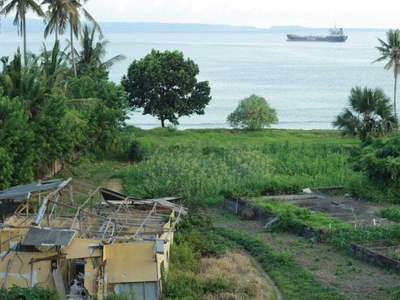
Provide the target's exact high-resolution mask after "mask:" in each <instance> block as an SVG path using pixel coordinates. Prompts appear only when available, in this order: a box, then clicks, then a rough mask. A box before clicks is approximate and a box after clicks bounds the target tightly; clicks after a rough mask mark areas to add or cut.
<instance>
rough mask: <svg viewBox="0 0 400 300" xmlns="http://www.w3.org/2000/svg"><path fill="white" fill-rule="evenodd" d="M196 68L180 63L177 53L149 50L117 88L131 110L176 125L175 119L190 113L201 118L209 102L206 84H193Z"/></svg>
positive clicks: (193, 65) (192, 65)
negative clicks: (140, 110) (123, 90)
mask: <svg viewBox="0 0 400 300" xmlns="http://www.w3.org/2000/svg"><path fill="white" fill-rule="evenodd" d="M198 74H199V67H198V66H197V65H196V64H195V63H194V61H193V60H191V59H186V60H185V59H184V56H183V53H182V52H179V51H176V50H175V51H172V52H171V51H168V50H167V51H165V52H160V51H158V50H154V49H153V50H152V51H151V53H150V54H148V55H146V56H145V57H144V58H142V59H140V60H134V61H133V62H132V63H131V65H130V66H129V68H128V72H127V75H124V76H123V77H122V80H121V84H122V85H123V87H124V88H125V91H126V92H127V94H128V98H129V101H130V103H131V106H133V107H136V108H143V114H144V115H147V114H150V115H152V116H155V117H157V118H158V119H159V120H160V121H161V126H162V127H165V123H164V122H165V121H169V122H171V123H172V124H174V125H178V124H179V122H178V119H179V118H180V117H182V116H189V115H192V114H194V113H196V114H200V115H201V114H204V109H205V107H206V105H207V104H208V103H209V102H210V100H211V96H210V87H209V85H208V81H202V82H197V79H196V76H197V75H198Z"/></svg>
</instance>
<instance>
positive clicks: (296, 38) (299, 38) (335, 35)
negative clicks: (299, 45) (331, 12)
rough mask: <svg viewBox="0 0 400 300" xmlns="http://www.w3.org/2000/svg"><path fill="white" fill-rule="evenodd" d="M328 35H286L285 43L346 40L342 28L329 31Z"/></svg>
mask: <svg viewBox="0 0 400 300" xmlns="http://www.w3.org/2000/svg"><path fill="white" fill-rule="evenodd" d="M329 33H330V34H329V35H312V34H310V35H296V34H292V33H289V34H286V36H287V41H289V42H345V41H346V40H347V35H344V33H343V29H342V28H339V29H338V28H336V26H335V27H334V28H331V29H329Z"/></svg>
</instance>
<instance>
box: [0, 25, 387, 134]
mask: <svg viewBox="0 0 400 300" xmlns="http://www.w3.org/2000/svg"><path fill="white" fill-rule="evenodd" d="M347 34H348V35H349V38H348V40H347V41H346V42H345V43H315V42H314V43H312V42H311V43H310V42H308V43H307V42H287V41H286V37H285V34H283V33H282V34H277V33H245V32H233V33H230V32H220V33H215V32H105V38H106V39H107V40H109V42H110V43H109V45H108V48H107V50H108V57H112V56H115V55H117V54H124V55H125V56H126V57H127V59H126V60H125V61H123V62H121V63H118V64H117V65H115V66H113V67H112V69H111V70H110V79H111V80H112V81H114V82H116V83H119V82H120V80H121V77H122V76H123V75H124V74H126V72H127V68H128V66H129V64H130V63H131V62H132V61H133V60H134V59H140V58H142V57H144V56H145V55H147V54H148V53H150V51H151V49H157V50H160V51H164V50H179V51H182V52H183V54H184V55H185V57H186V58H187V57H189V58H191V59H193V60H194V61H195V62H196V63H197V64H198V65H199V68H200V74H199V76H198V79H199V80H208V81H209V82H210V86H211V94H212V100H211V102H210V104H209V105H208V106H207V108H206V113H205V115H201V116H198V115H193V116H191V117H184V118H181V119H180V125H179V126H178V128H179V129H186V128H221V127H229V126H228V124H227V123H226V117H227V115H228V114H229V113H231V112H232V111H233V110H234V109H235V107H236V106H237V103H238V101H239V100H241V99H243V98H245V97H247V96H249V95H251V94H257V95H261V96H263V97H264V98H265V99H267V101H268V102H269V103H270V105H271V106H272V107H273V108H275V109H276V110H277V113H278V118H279V123H278V124H276V125H273V126H272V127H273V128H285V129H306V130H308V129H331V128H333V127H332V121H333V120H334V118H335V116H336V115H338V114H339V113H341V111H342V110H343V108H344V107H345V106H347V98H348V96H349V92H350V89H351V88H352V87H355V86H361V87H365V86H367V87H369V88H376V87H380V88H382V89H383V90H384V91H385V92H386V93H387V94H388V95H389V96H390V97H392V96H393V83H394V79H393V72H392V71H386V70H384V69H383V66H384V63H374V64H372V61H374V60H375V59H376V58H378V57H379V52H378V51H377V50H376V49H375V47H376V46H378V40H377V37H379V38H381V39H385V32H384V31H376V32H375V31H368V32H361V31H360V32H347ZM63 38H64V39H66V37H63ZM52 42H53V41H52V39H49V40H48V41H47V42H46V44H47V46H48V47H51V45H52ZM28 43H29V44H28V48H29V50H30V51H32V52H38V51H39V50H40V49H41V48H42V46H43V38H42V33H40V32H32V33H29V36H28ZM64 43H65V42H64ZM18 46H19V47H21V48H22V42H21V38H19V37H18V36H17V35H16V31H15V32H2V33H1V34H0V56H4V55H11V54H13V53H14V52H15V49H17V47H18ZM128 123H129V124H132V125H135V126H138V127H141V128H144V129H149V128H154V127H160V122H159V121H158V120H157V119H156V118H153V117H150V116H143V115H141V113H140V112H135V113H133V114H132V116H131V118H130V119H129V120H128Z"/></svg>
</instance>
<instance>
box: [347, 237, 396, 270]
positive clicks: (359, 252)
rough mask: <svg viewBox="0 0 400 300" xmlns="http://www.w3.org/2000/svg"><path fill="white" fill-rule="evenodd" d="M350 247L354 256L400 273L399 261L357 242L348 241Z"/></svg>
mask: <svg viewBox="0 0 400 300" xmlns="http://www.w3.org/2000/svg"><path fill="white" fill-rule="evenodd" d="M350 248H351V250H352V254H353V255H354V256H355V257H357V258H359V259H361V260H363V261H365V262H368V263H371V264H374V265H377V266H380V267H384V268H389V269H391V270H393V271H395V272H396V273H398V274H400V261H398V260H395V259H392V258H390V257H387V256H385V255H382V254H380V253H378V252H376V251H374V250H373V249H368V248H365V247H364V246H362V245H359V244H355V243H350Z"/></svg>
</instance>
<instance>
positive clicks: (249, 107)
mask: <svg viewBox="0 0 400 300" xmlns="http://www.w3.org/2000/svg"><path fill="white" fill-rule="evenodd" d="M227 122H228V123H229V125H230V126H232V127H235V128H237V127H239V128H243V129H247V130H260V129H261V128H263V127H270V125H271V124H276V123H278V117H277V114H276V110H275V109H273V108H272V107H271V106H270V105H269V103H268V102H267V100H265V98H263V97H261V96H257V95H254V94H253V95H251V96H250V97H247V98H244V99H243V100H240V101H239V104H238V106H237V107H236V109H235V111H234V112H232V113H230V114H229V115H228V118H227Z"/></svg>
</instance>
